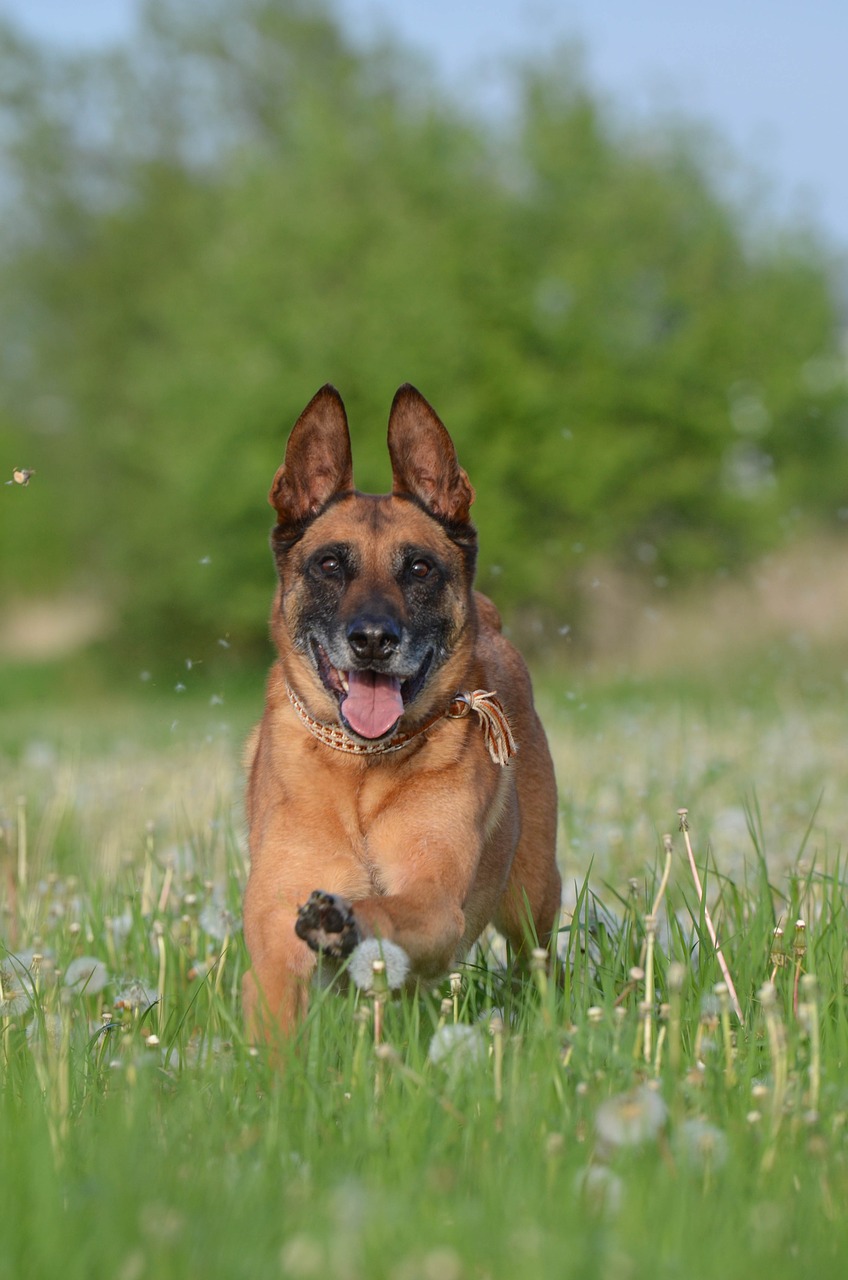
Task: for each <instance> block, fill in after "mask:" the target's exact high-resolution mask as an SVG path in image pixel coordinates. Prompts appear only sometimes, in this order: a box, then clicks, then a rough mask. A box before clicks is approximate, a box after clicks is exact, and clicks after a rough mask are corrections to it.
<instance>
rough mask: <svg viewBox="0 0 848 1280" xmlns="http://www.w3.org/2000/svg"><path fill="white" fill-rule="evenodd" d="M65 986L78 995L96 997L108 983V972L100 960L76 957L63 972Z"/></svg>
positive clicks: (91, 957) (89, 957) (90, 957)
mask: <svg viewBox="0 0 848 1280" xmlns="http://www.w3.org/2000/svg"><path fill="white" fill-rule="evenodd" d="M64 981H65V986H66V987H70V989H71V990H72V991H76V992H77V993H78V994H79V995H86V996H96V995H98V994H99V993H100V992H101V991H102V990H103V988H104V987H105V986H106V985H107V984H108V983H109V981H110V978H109V971H108V969H107V968H106V966H105V964H104V963H103V961H102V960H96V959H95V958H94V957H93V956H77V958H76V959H75V960H72V961H71V963H70V964H69V965H68V967H67V969H66V970H65V979H64Z"/></svg>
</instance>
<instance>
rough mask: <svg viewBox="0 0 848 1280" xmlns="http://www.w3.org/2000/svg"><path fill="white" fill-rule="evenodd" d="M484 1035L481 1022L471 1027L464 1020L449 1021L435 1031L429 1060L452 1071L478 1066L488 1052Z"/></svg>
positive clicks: (428, 1053) (428, 1054)
mask: <svg viewBox="0 0 848 1280" xmlns="http://www.w3.org/2000/svg"><path fill="white" fill-rule="evenodd" d="M484 1035H485V1033H484V1032H483V1029H482V1028H481V1027H480V1025H479V1024H478V1025H477V1026H473V1027H469V1026H467V1025H466V1024H465V1023H464V1022H448V1023H446V1024H445V1025H444V1026H443V1027H439V1029H438V1031H435V1032H434V1033H433V1038H432V1039H431V1041H430V1047H429V1049H428V1050H427V1058H428V1061H430V1062H432V1064H433V1066H438V1067H448V1068H450V1070H451V1071H456V1070H457V1069H460V1070H462V1069H464V1068H466V1067H474V1066H477V1065H479V1064H480V1063H482V1062H485V1060H486V1056H487V1054H488V1045H487V1044H486V1040H485V1038H484Z"/></svg>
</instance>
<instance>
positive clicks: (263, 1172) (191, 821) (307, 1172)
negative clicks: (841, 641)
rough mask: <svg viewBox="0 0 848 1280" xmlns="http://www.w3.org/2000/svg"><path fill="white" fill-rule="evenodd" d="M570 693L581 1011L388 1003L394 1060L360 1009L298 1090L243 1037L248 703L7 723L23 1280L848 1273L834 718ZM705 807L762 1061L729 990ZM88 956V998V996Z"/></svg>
mask: <svg viewBox="0 0 848 1280" xmlns="http://www.w3.org/2000/svg"><path fill="white" fill-rule="evenodd" d="M568 692H569V690H567V689H553V688H552V689H551V690H550V691H549V697H548V699H547V702H548V708H547V711H548V720H549V723H550V725H551V728H552V737H553V741H554V750H555V755H556V757H557V763H558V768H559V776H560V787H561V795H562V815H563V827H562V840H561V845H562V850H563V854H564V869H565V874H566V880H567V883H568V892H567V898H568V902H569V907H570V913H569V915H568V916H567V917H566V919H565V921H564V929H563V933H562V935H561V939H560V955H561V960H560V963H559V965H558V971H557V974H556V975H554V976H553V977H552V978H549V979H546V978H545V976H544V975H542V974H536V975H526V974H525V975H520V974H514V973H512V972H511V971H509V970H506V971H505V970H503V969H502V968H499V967H498V964H497V963H496V961H495V954H496V952H495V951H493V952H491V953H489V954H488V955H486V956H480V957H477V959H476V960H475V962H474V963H471V964H469V965H467V966H465V967H464V968H463V971H462V980H461V984H459V989H458V990H455V991H454V993H453V994H452V993H451V989H450V986H449V985H448V984H447V983H446V984H444V985H443V987H442V988H440V989H439V990H436V991H435V992H422V993H420V994H419V995H418V996H417V997H416V998H413V997H411V996H407V997H404V998H402V999H399V1000H390V1001H389V1002H388V1003H387V1004H386V1005H385V1008H384V1009H383V1014H384V1019H383V1032H382V1044H381V1046H379V1047H376V1046H375V1044H374V1020H373V1015H372V1010H373V1005H374V999H373V998H372V997H371V996H369V995H367V994H364V993H356V992H346V993H341V994H340V993H338V992H336V991H332V990H331V991H325V992H321V993H316V996H315V999H314V1001H313V1004H312V1008H311V1012H310V1016H309V1019H308V1021H307V1023H306V1025H305V1026H304V1027H303V1028H302V1030H301V1032H300V1034H299V1036H298V1037H297V1040H296V1042H295V1043H293V1044H292V1045H290V1046H288V1047H287V1049H286V1050H285V1051H284V1058H285V1062H284V1066H283V1069H282V1070H277V1069H275V1068H273V1067H272V1066H271V1065H270V1064H269V1063H268V1061H267V1060H266V1058H265V1055H264V1054H263V1053H257V1052H255V1051H254V1050H253V1049H252V1048H251V1047H250V1046H248V1045H247V1044H245V1042H244V1039H243V1037H242V1033H241V1024H240V1013H239V1007H238V990H239V982H240V977H241V974H242V972H243V970H244V967H245V964H246V956H245V952H244V947H243V942H242V939H241V934H240V931H239V912H240V902H241V894H242V890H243V887H244V880H245V876H246V863H245V855H244V840H243V831H242V819H241V817H240V808H239V792H240V788H241V782H240V778H239V773H238V766H237V758H238V748H239V740H240V736H241V733H242V731H243V729H244V727H245V725H246V724H247V723H248V720H249V716H248V715H247V714H245V713H244V712H243V711H242V709H241V704H240V705H239V707H237V708H235V709H233V708H227V707H224V708H220V707H217V706H216V707H214V708H207V709H206V710H205V711H203V710H202V709H201V708H200V707H199V706H195V707H194V709H193V711H192V712H191V714H188V715H186V713H185V712H183V711H181V712H180V715H179V716H177V715H176V714H174V713H173V711H172V708H171V707H170V706H168V705H165V702H163V703H162V704H161V705H160V704H155V705H149V706H148V708H147V710H146V711H141V712H140V711H139V710H138V707H137V704H135V703H127V704H126V706H125V707H117V708H113V710H112V712H111V713H110V712H108V711H103V712H101V711H97V713H96V714H94V715H92V716H90V717H86V719H85V720H84V721H77V722H74V721H73V720H72V719H69V718H65V719H60V720H56V719H53V718H50V717H48V716H44V715H42V716H41V718H40V719H39V717H38V716H34V717H33V718H32V720H31V722H30V724H31V728H30V730H27V728H26V722H25V718H24V717H23V716H22V715H19V717H18V720H17V722H16V726H15V727H14V729H13V730H11V731H8V732H7V734H6V736H5V738H4V740H3V743H2V746H0V750H2V757H3V759H2V774H0V778H2V781H0V816H2V819H3V828H2V830H3V837H4V839H3V846H2V850H3V886H2V894H3V899H4V903H5V914H4V916H3V924H2V938H3V941H4V944H5V949H6V950H5V953H4V954H2V955H0V964H2V971H3V986H4V991H3V997H4V1001H5V1002H4V1003H3V1004H2V1005H0V1012H2V1014H3V1015H4V1016H2V1019H0V1029H2V1054H0V1071H1V1072H2V1089H0V1092H1V1093H2V1103H0V1105H2V1125H3V1128H2V1141H0V1241H2V1248H0V1277H5V1276H7V1275H8V1276H9V1277H20V1276H27V1277H28V1278H31V1280H40V1278H41V1277H45V1280H47V1278H49V1280H53V1278H54V1277H56V1276H60V1275H61V1276H62V1277H63V1280H75V1277H77V1276H79V1277H80V1278H82V1277H86V1280H98V1278H99V1277H101V1276H102V1277H104V1278H105V1277H110V1280H111V1278H113V1277H114V1278H115V1280H143V1278H144V1277H148V1276H150V1277H153V1276H155V1277H157V1278H160V1280H167V1278H168V1277H172V1276H173V1277H175V1278H177V1277H180V1278H181V1280H182V1278H184V1277H186V1276H200V1275H202V1276H204V1277H212V1278H214V1277H219V1276H220V1277H222V1280H223V1278H224V1277H226V1278H227V1280H231V1278H232V1277H240V1276H245V1277H247V1276H250V1277H252V1278H254V1277H265V1276H281V1277H321V1278H322V1280H323V1278H324V1277H340V1278H341V1280H347V1278H348V1277H350V1278H351V1280H354V1278H358V1277H363V1278H365V1277H368V1278H370V1277H382V1276H386V1277H389V1278H390V1280H431V1278H432V1280H452V1278H453V1280H460V1278H464V1277H469V1278H471V1277H474V1278H475V1280H476V1278H478V1277H481V1278H482V1277H491V1278H492V1280H497V1278H499V1277H513V1276H515V1275H543V1276H548V1275H550V1276H552V1277H554V1276H556V1277H560V1276H572V1275H573V1276H587V1277H590V1276H598V1277H603V1278H604V1280H606V1278H608V1277H614V1278H615V1277H637V1276H641V1275H648V1274H651V1275H657V1276H661V1277H662V1276H668V1277H675V1278H676V1277H679V1276H683V1275H692V1276H699V1277H700V1276H703V1277H713V1276H715V1277H716V1278H717V1280H718V1278H719V1277H721V1278H722V1280H725V1278H727V1277H735V1276H737V1275H738V1276H740V1277H742V1276H745V1277H748V1276H750V1275H751V1274H769V1276H770V1277H775V1276H784V1275H785V1276H791V1277H793V1278H794V1277H797V1276H799V1275H812V1274H819V1275H831V1274H832V1275H834V1276H836V1275H841V1274H842V1270H843V1267H844V1260H845V1258H846V1257H848V1222H846V1218H845V1214H844V1205H845V1203H846V1202H847V1201H848V1165H846V1129H848V1083H846V1079H848V1077H846V1061H847V1060H848V1014H847V1013H846V1000H845V976H846V974H845V957H846V954H848V947H847V946H846V941H848V940H846V921H845V908H844V870H843V865H842V861H841V854H840V850H839V844H838V841H839V839H840V830H841V826H840V824H841V813H840V808H839V804H840V786H841V781H840V778H839V776H838V772H837V769H836V763H838V760H839V758H840V757H839V755H838V754H837V749H838V744H839V741H840V736H839V735H840V730H839V725H838V718H837V716H836V714H835V712H834V711H833V710H832V709H831V707H832V704H829V703H828V701H827V700H826V699H822V700H821V701H820V702H819V703H816V704H814V705H809V704H807V703H805V702H804V701H803V700H802V699H801V698H800V697H798V696H796V695H794V694H792V693H791V692H790V693H787V694H786V695H785V696H782V697H781V698H780V699H779V700H777V701H775V700H773V699H772V700H760V701H752V702H751V703H749V704H748V705H745V703H744V700H740V697H739V695H738V692H734V693H733V694H730V693H728V694H726V695H725V696H724V697H722V696H721V695H720V693H714V694H711V695H710V696H709V697H707V696H699V695H698V694H696V693H695V692H694V691H693V693H692V696H691V697H689V698H679V697H677V696H676V695H673V694H671V693H669V691H668V690H667V689H666V690H665V691H663V690H661V689H660V688H659V687H656V688H654V689H651V688H644V687H643V688H642V689H640V690H639V691H637V692H636V693H634V692H633V690H630V691H629V692H627V691H622V690H621V689H617V690H615V691H612V692H610V691H608V690H604V689H603V688H602V687H601V686H599V685H595V686H591V685H587V686H586V687H585V688H583V689H580V690H577V696H576V697H574V698H568V697H567V696H566V695H567V693H568ZM571 692H574V691H573V690H572V691H571ZM701 692H702V693H703V691H701ZM257 702H258V698H257ZM183 705H184V704H180V706H183ZM225 713H226V714H225ZM174 720H177V724H176V725H175V724H174ZM835 762H836V763H835ZM683 805H685V806H687V807H688V808H689V811H690V818H689V820H690V822H691V826H692V832H691V836H692V842H693V846H694V850H695V854H696V859H697V862H698V864H699V866H700V868H701V874H702V876H704V877H705V881H706V889H707V897H708V900H709V903H710V906H711V909H712V912H713V915H714V916H715V917H716V920H717V922H718V925H719V933H720V937H721V941H722V945H723V950H724V952H725V954H726V956H727V960H728V963H729V966H730V971H731V974H732V977H733V980H734V982H735V984H736V987H737V989H738V991H739V996H740V999H741V1002H742V1006H743V1013H744V1019H745V1021H744V1026H740V1025H738V1024H737V1022H736V1020H735V1018H733V1017H732V1015H727V1014H726V1013H725V1007H726V1006H725V1005H724V1003H723V1002H724V997H723V995H721V994H720V993H719V994H718V995H717V994H716V991H715V987H716V984H717V983H718V982H719V981H720V978H721V974H720V971H719V968H718V965H717V960H716V956H715V954H714V950H713V948H712V946H711V944H710V942H709V938H708V936H707V932H706V922H705V919H704V913H703V909H702V907H701V906H700V905H699V903H698V900H697V896H696V894H695V890H694V887H693V883H692V879H691V876H690V874H689V872H688V869H687V866H686V860H685V849H684V845H683V839H682V836H681V834H680V833H679V832H678V830H677V828H676V822H677V818H676V811H677V809H678V808H679V807H680V806H683ZM665 831H670V832H671V833H672V836H673V842H674V845H673V850H674V851H673V860H672V873H671V878H670V881H669V885H668V889H667V891H666V893H665V895H664V897H663V900H662V903H661V906H660V909H659V912H658V918H657V921H656V944H655V951H654V964H653V974H654V981H655V984H656V992H655V997H654V999H653V1000H651V1001H650V1002H648V1003H647V1005H646V1002H645V992H646V983H648V982H649V981H650V962H649V959H648V949H647V945H646V944H647V934H648V931H649V923H650V920H649V917H650V912H651V907H652V904H653V902H654V899H655V896H656V893H657V887H658V882H659V877H660V873H661V870H662V865H663V854H662V833H663V832H665ZM798 919H803V921H804V923H805V927H804V929H803V930H801V929H797V928H796V924H795V922H796V921H797V920H798ZM646 922H647V923H646ZM777 925H781V926H782V929H783V934H782V937H781V936H780V935H778V937H777V938H776V937H775V934H774V930H775V927H776V926H777ZM33 950H34V951H35V952H36V954H38V955H41V956H42V957H43V958H42V959H41V960H40V961H38V962H35V963H33V961H32V958H31V957H32V952H33ZM15 956H19V957H20V958H21V961H22V962H23V966H24V968H22V964H21V961H16V960H15V959H14V957H15ZM85 957H90V958H92V959H96V960H98V961H100V962H101V964H102V968H98V969H97V970H96V972H95V980H94V981H93V982H92V984H91V985H92V986H97V985H99V983H98V981H97V979H98V978H102V979H103V980H105V985H104V986H103V987H102V989H100V990H96V991H93V990H91V989H89V990H80V989H79V987H78V986H75V987H71V986H69V985H68V979H69V978H71V979H72V978H73V977H74V973H75V968H74V967H72V966H73V964H74V961H75V960H80V959H81V958H85ZM78 967H79V966H76V968H78ZM25 970H26V971H25ZM646 970H647V971H648V972H647V973H646ZM813 978H814V979H815V981H813V980H812V979H813ZM770 979H773V992H772V989H771V988H770V987H768V986H766V987H765V989H764V984H767V983H768V982H769V980H770ZM22 988H23V990H22ZM445 1001H446V1002H447V1003H444V1002H445ZM493 1011H495V1024H494V1028H493V1024H492V1017H493ZM498 1018H500V1019H501V1020H502V1024H503V1031H502V1032H500V1031H498V1030H497V1020H498ZM455 1021H456V1022H457V1023H458V1024H459V1025H460V1026H461V1027H464V1028H467V1031H466V1032H464V1033H460V1034H464V1036H465V1039H464V1041H463V1043H462V1045H460V1046H459V1047H457V1048H456V1049H455V1051H454V1053H453V1054H452V1055H451V1054H449V1055H448V1057H447V1058H446V1059H443V1060H442V1061H435V1062H434V1061H433V1060H432V1059H433V1056H434V1051H433V1049H432V1048H431V1046H432V1044H433V1038H434V1036H435V1037H436V1045H437V1046H438V1045H440V1044H441V1045H442V1046H444V1042H445V1040H446V1038H447V1039H448V1040H449V1038H450V1036H451V1035H455V1034H456V1033H454V1032H452V1031H451V1030H450V1029H451V1028H452V1027H453V1025H454V1022H455ZM646 1022H647V1033H646ZM435 1056H438V1055H437V1054H436V1055H435ZM628 1138H632V1139H633V1140H632V1141H627V1139H628Z"/></svg>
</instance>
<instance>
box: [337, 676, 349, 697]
mask: <svg viewBox="0 0 848 1280" xmlns="http://www.w3.org/2000/svg"><path fill="white" fill-rule="evenodd" d="M339 680H340V681H341V685H342V688H343V689H344V691H345V693H350V682H349V681H348V678H347V676H346V675H345V673H344V672H343V671H340V672H339Z"/></svg>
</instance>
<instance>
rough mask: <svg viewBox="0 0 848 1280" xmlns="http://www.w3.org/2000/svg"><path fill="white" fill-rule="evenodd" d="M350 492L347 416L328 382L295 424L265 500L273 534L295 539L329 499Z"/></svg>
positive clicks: (339, 397)
mask: <svg viewBox="0 0 848 1280" xmlns="http://www.w3.org/2000/svg"><path fill="white" fill-rule="evenodd" d="M352 491H353V460H352V458H351V454H350V435H349V433H348V429H347V415H346V414H345V409H344V405H343V404H342V398H341V396H340V395H339V393H338V391H336V389H335V387H331V386H330V385H329V384H328V385H327V386H326V387H322V388H321V390H320V391H319V392H318V394H317V395H316V396H313V398H312V399H311V400H310V401H309V404H308V405H307V406H306V408H305V409H304V411H303V413H302V414H301V415H300V417H299V418H298V420H297V422H296V423H295V425H294V429H293V430H292V433H291V435H290V436H289V442H288V445H287V446H286V458H285V462H284V463H283V465H282V466H281V467H280V469H279V471H278V472H277V474H276V475H275V476H274V483H273V484H272V485H271V492H270V493H269V495H268V501H269V502H270V503H271V506H272V507H273V508H274V509H275V511H276V512H277V527H278V530H279V532H280V533H281V534H282V535H283V536H284V537H285V536H286V535H287V534H289V535H290V536H291V537H296V536H297V535H298V534H299V533H300V531H301V530H302V529H303V528H304V526H305V525H307V524H308V523H309V521H310V520H313V519H314V518H315V516H317V515H318V514H319V513H320V512H321V511H323V509H324V507H326V505H327V503H328V502H329V501H330V499H331V498H335V497H336V496H337V495H338V494H341V493H351V492H352Z"/></svg>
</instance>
